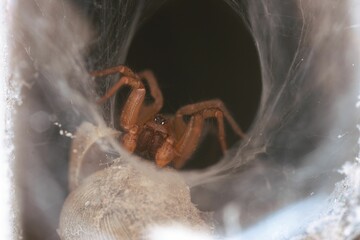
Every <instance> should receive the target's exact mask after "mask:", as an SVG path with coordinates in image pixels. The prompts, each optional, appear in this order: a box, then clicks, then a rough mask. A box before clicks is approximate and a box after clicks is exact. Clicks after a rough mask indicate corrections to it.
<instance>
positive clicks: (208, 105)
mask: <svg viewBox="0 0 360 240" xmlns="http://www.w3.org/2000/svg"><path fill="white" fill-rule="evenodd" d="M206 109H217V110H220V111H221V112H222V114H223V116H224V117H225V118H226V120H227V121H228V122H229V124H230V126H231V128H232V129H233V131H234V132H235V133H236V134H237V135H238V136H239V137H241V138H246V135H245V133H244V132H243V131H242V130H241V128H240V127H239V126H238V124H237V123H236V121H235V120H234V118H233V117H232V116H231V114H230V112H229V110H228V109H227V108H226V107H225V105H224V103H223V102H222V101H221V100H220V99H213V100H208V101H203V102H199V103H194V104H189V105H186V106H183V107H181V108H180V109H179V110H178V111H177V112H176V118H177V119H182V117H183V116H184V115H193V114H194V113H196V112H201V111H203V110H206ZM218 115H219V114H218ZM220 115H221V114H220ZM212 117H216V118H217V120H219V118H222V117H221V116H219V117H217V116H212ZM178 121H179V120H178ZM222 125H223V123H222Z"/></svg>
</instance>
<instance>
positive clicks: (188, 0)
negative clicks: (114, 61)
mask: <svg viewBox="0 0 360 240" xmlns="http://www.w3.org/2000/svg"><path fill="white" fill-rule="evenodd" d="M126 63H127V65H129V66H130V67H131V68H133V69H134V70H135V71H142V70H144V69H151V70H152V71H153V72H154V74H155V76H156V78H157V80H158V82H159V85H160V88H161V90H162V93H163V95H164V107H163V110H162V112H164V113H172V114H173V113H175V112H176V110H177V109H178V108H179V107H181V106H184V105H187V104H191V103H196V102H199V101H204V100H209V99H214V98H218V99H221V100H222V101H223V102H224V103H225V105H226V106H227V107H228V109H229V110H230V112H231V114H232V115H233V117H234V118H235V120H236V121H237V123H238V124H239V126H240V127H241V128H242V129H243V130H245V131H246V129H248V128H249V127H250V125H251V122H252V121H253V118H254V116H255V114H256V111H257V107H258V104H259V99H260V94H261V80H260V68H259V62H258V56H257V52H256V49H255V45H254V41H253V39H252V37H251V35H250V33H249V32H248V30H247V29H246V27H245V26H244V24H243V22H242V19H241V17H240V16H238V15H237V14H236V13H235V12H234V11H233V10H232V9H231V8H230V7H229V6H228V5H227V4H226V3H224V2H223V1H219V0H198V1H192V0H181V1H180V0H177V1H169V2H168V3H166V4H165V5H164V6H162V8H161V9H159V10H158V11H157V12H156V13H155V14H154V15H153V16H152V17H151V18H149V19H148V20H147V21H146V22H145V23H144V24H143V25H142V26H140V28H139V29H138V31H137V33H136V34H135V37H134V39H133V41H132V43H131V47H130V50H129V54H128V57H127V60H126ZM207 123H208V124H207V125H211V126H210V127H207V128H210V129H212V130H211V131H208V132H210V134H209V135H210V136H208V137H206V136H204V138H203V142H202V143H201V145H200V146H199V147H198V151H197V152H196V153H195V154H194V156H193V157H192V158H191V159H190V160H189V161H188V163H187V165H186V167H185V168H203V167H206V166H209V165H211V164H213V163H215V162H216V161H218V160H219V159H220V157H221V148H220V145H219V143H218V139H217V135H216V134H217V131H214V130H213V128H214V127H215V130H216V126H217V125H216V121H214V120H211V121H207ZM205 132H206V131H205ZM226 133H227V135H228V137H227V141H228V145H229V146H231V145H232V144H233V143H234V142H236V141H237V140H238V139H239V138H237V137H236V136H234V134H233V133H232V132H231V129H230V128H229V127H227V130H226ZM210 148H211V149H212V151H211V152H209V151H207V149H210ZM201 160H203V161H201Z"/></svg>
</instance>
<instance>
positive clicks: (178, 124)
mask: <svg viewBox="0 0 360 240" xmlns="http://www.w3.org/2000/svg"><path fill="white" fill-rule="evenodd" d="M116 73H120V74H122V76H121V77H120V79H119V81H118V82H117V83H116V84H114V86H112V87H111V88H110V89H109V91H107V92H106V94H105V95H104V96H103V97H102V98H101V99H100V100H99V101H98V102H99V103H103V102H104V101H106V100H107V99H108V98H110V97H111V96H113V95H114V94H115V93H116V92H117V91H118V90H119V89H120V88H121V87H122V86H124V85H127V86H130V88H131V92H130V95H129V97H128V99H127V101H126V102H125V104H124V107H123V109H122V111H121V114H120V126H121V128H122V130H123V131H124V134H123V136H122V138H121V142H122V144H123V146H124V147H125V148H126V149H127V150H129V151H130V152H134V153H136V154H138V155H140V156H142V157H144V158H147V159H152V160H155V162H156V164H157V165H158V166H159V167H164V166H166V165H168V164H169V163H171V162H172V163H173V165H174V167H175V168H181V167H182V166H183V165H184V164H185V163H186V161H187V160H188V159H189V158H190V157H191V155H192V154H193V153H194V151H195V150H196V148H197V146H198V144H199V141H200V137H201V132H202V129H203V126H204V121H205V119H207V118H216V120H217V124H218V135H219V141H220V145H221V148H222V151H223V152H225V150H226V149H227V146H226V140H225V130H224V117H225V118H226V119H227V121H228V122H229V124H230V126H231V127H232V129H233V130H234V132H235V133H236V134H237V135H239V136H240V137H244V136H245V135H244V133H243V132H242V130H241V129H240V127H239V126H238V125H237V124H236V122H235V121H234V119H233V118H232V116H231V115H230V113H229V111H228V110H227V109H226V107H225V105H224V104H223V102H222V101H221V100H218V99H214V100H209V101H204V102H199V103H195V104H190V105H186V106H184V107H181V108H180V109H179V110H178V111H177V112H176V113H175V115H171V116H165V115H162V114H159V111H160V110H161V108H162V106H163V97H162V93H161V91H160V89H159V87H158V84H157V81H156V79H155V77H154V75H153V74H152V72H151V71H143V72H141V73H139V74H135V73H134V72H132V71H131V70H130V69H129V68H128V67H125V66H122V65H121V66H117V67H113V68H109V69H105V70H100V71H96V72H93V73H91V75H92V76H95V77H101V76H105V75H109V74H116ZM142 80H143V81H147V83H148V85H149V89H150V94H151V96H152V97H153V98H154V102H153V103H152V104H150V105H146V104H144V99H145V94H146V90H145V86H144V84H143V82H142ZM184 116H189V120H188V121H186V122H185V121H184Z"/></svg>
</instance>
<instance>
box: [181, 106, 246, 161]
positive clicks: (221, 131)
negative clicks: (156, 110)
mask: <svg viewBox="0 0 360 240" xmlns="http://www.w3.org/2000/svg"><path fill="white" fill-rule="evenodd" d="M186 115H187V116H191V118H190V121H189V123H188V124H186V123H185V122H184V120H183V116H186ZM224 117H225V118H226V119H227V121H228V122H229V124H230V126H231V127H232V129H233V131H234V132H235V133H236V134H237V135H239V136H240V137H241V138H244V137H245V134H244V133H243V132H242V130H241V128H240V127H239V126H238V125H237V123H236V122H235V120H234V119H233V118H232V116H231V115H230V113H229V111H228V110H227V109H226V107H225V105H224V104H223V102H222V101H221V100H218V99H215V100H209V101H204V102H200V103H195V104H190V105H187V106H184V107H182V108H180V109H179V110H178V111H177V112H176V116H175V120H174V127H175V130H176V134H177V136H178V138H180V140H179V141H178V144H177V145H176V150H177V151H178V152H179V154H180V157H178V158H176V159H175V160H174V165H175V168H181V167H182V166H183V165H184V164H185V163H186V161H187V160H188V159H189V158H190V157H191V155H192V154H193V153H194V152H195V150H196V148H197V145H198V144H199V141H200V137H201V132H202V129H203V127H204V120H205V119H207V118H216V120H217V123H218V138H219V142H220V145H221V148H222V151H223V153H225V151H226V149H227V145H226V140H225V127H224Z"/></svg>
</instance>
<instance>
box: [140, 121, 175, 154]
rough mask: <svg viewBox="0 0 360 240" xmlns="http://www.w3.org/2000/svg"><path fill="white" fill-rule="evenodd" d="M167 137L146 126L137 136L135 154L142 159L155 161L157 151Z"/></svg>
mask: <svg viewBox="0 0 360 240" xmlns="http://www.w3.org/2000/svg"><path fill="white" fill-rule="evenodd" d="M167 137H168V135H167V134H165V133H163V132H161V131H156V130H155V129H153V128H151V127H147V126H146V127H144V128H143V129H142V130H141V132H140V134H139V137H138V141H137V145H136V149H135V153H136V154H138V155H139V156H141V157H143V158H146V159H149V160H155V156H156V153H157V151H158V150H159V148H160V147H161V146H162V145H163V144H164V142H165V140H166V138H167Z"/></svg>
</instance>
